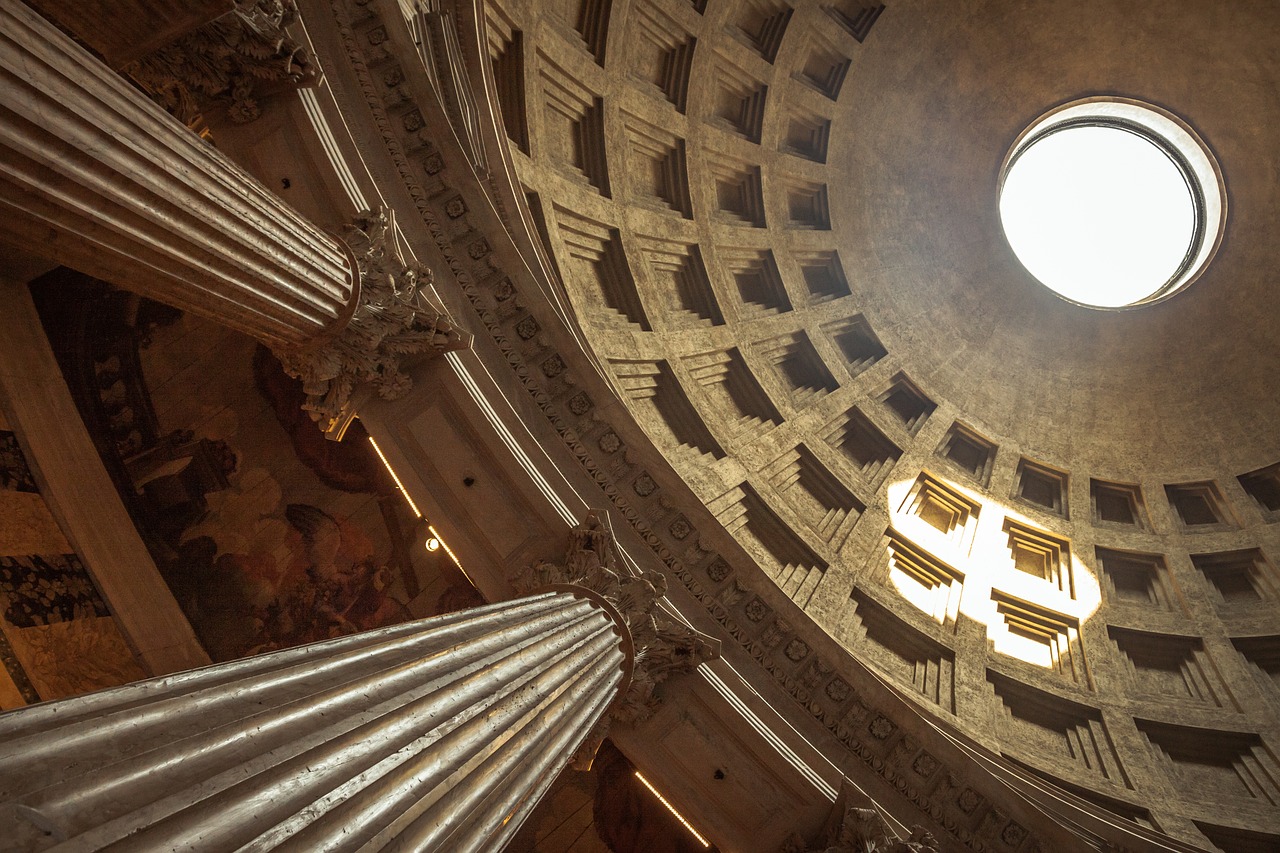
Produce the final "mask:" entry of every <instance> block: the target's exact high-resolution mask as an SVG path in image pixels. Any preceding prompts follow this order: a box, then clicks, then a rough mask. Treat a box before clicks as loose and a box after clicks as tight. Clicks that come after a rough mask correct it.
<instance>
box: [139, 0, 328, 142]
mask: <svg viewBox="0 0 1280 853" xmlns="http://www.w3.org/2000/svg"><path fill="white" fill-rule="evenodd" d="M297 18H298V7H297V4H296V3H295V2H294V0H237V2H236V6H235V8H234V9H232V10H231V11H230V12H228V13H227V14H225V15H222V16H221V17H218V18H215V19H214V20H212V21H210V22H209V23H207V24H205V25H204V26H202V27H200V28H199V29H197V30H194V31H192V32H190V33H188V34H186V35H185V36H183V37H182V38H180V39H178V40H177V41H175V42H171V43H170V44H167V45H165V46H164V47H162V48H160V49H158V50H155V51H152V52H151V53H149V54H147V55H146V56H144V57H142V58H141V59H139V60H138V61H137V62H133V63H130V64H129V65H126V66H125V67H124V68H123V69H121V70H122V71H123V72H124V73H125V74H128V75H129V76H130V77H132V78H133V79H134V80H136V81H137V82H138V83H139V84H140V85H141V86H142V87H143V88H144V89H146V90H147V91H149V92H150V93H151V94H152V97H154V98H155V99H156V100H157V101H158V102H159V103H160V105H161V106H163V107H164V108H165V109H167V110H168V111H169V112H170V113H172V114H173V115H174V116H176V117H177V118H178V119H179V120H180V121H182V122H184V123H187V124H190V123H191V122H192V121H194V120H195V119H196V118H198V117H199V116H200V115H201V114H202V113H203V112H204V111H206V110H208V109H210V108H212V107H214V106H226V108H227V115H228V117H229V118H230V119H231V120H232V121H235V122H238V123H241V124H243V123H245V122H249V121H253V120H254V119H256V118H257V117H258V116H259V115H260V114H261V112H262V111H261V109H260V108H259V106H258V102H257V97H256V96H258V95H259V94H261V93H263V92H264V91H268V92H269V91H270V90H272V89H300V88H304V87H307V86H314V85H315V84H316V82H317V81H318V80H319V79H320V70H319V68H318V67H317V66H316V63H315V61H314V60H313V59H312V58H311V56H310V55H309V54H308V53H307V51H306V49H305V48H303V47H301V46H300V45H299V44H298V43H297V42H295V41H294V40H293V39H291V38H290V37H289V35H288V33H286V32H285V28H286V27H288V26H289V25H290V24H292V23H293V22H294V21H296V20H297Z"/></svg>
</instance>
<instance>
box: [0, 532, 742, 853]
mask: <svg viewBox="0 0 1280 853" xmlns="http://www.w3.org/2000/svg"><path fill="white" fill-rule="evenodd" d="M614 555H615V547H614V544H613V538H612V534H611V532H610V531H609V527H608V521H607V519H606V518H604V517H603V516H602V515H598V514H596V513H592V514H590V515H589V516H588V518H587V520H586V522H584V524H583V525H581V526H579V527H578V528H575V529H574V530H573V531H572V532H571V534H570V546H569V550H568V554H567V555H566V558H565V561H564V563H563V564H559V563H555V564H552V563H544V564H540V565H539V566H538V567H536V568H535V569H534V570H532V571H531V572H530V573H529V574H528V578H540V579H541V581H542V582H543V583H544V584H549V585H544V587H543V589H542V591H540V592H537V593H535V594H533V595H530V596H528V597H525V598H520V599H516V600H514V601H510V602H505V603H501V604H492V605H487V606H484V607H478V608H474V609H472V610H464V611H461V612H458V613H453V614H448V615H445V616H437V617H435V618H432V619H426V620H422V621H419V622H411V623H407V624H404V625H398V626H394V627H390V628H383V629H379V630H376V631H370V632H366V633H363V634H356V635H352V636H349V637H343V638H339V639H334V640H328V641H325V642H321V643H314V644H311V645H307V646H301V647H299V648H296V649H289V650H286V651H281V652H275V653H272V654H267V655H262V656H260V657H255V658H247V659H245V660H240V661H234V662H232V663H226V664H219V665H216V666H211V667H206V668H204V669H198V670H193V671H190V672H185V673H180V674H177V675H171V676H166V677H162V678H156V679H151V680H150V681H143V682H139V683H137V684H133V685H129V686H126V687H119V688H115V689H112V690H106V691H102V692H99V693H92V694H89V695H87V696H82V697H77V698H73V699H66V700H62V701H58V702H50V703H45V704H42V705H33V706H30V707H28V708H23V709H19V710H17V711H12V712H9V713H8V714H5V715H0V839H2V840H3V842H2V844H0V846H4V849H6V850H11V849H12V850H23V851H41V850H46V849H57V850H58V851H89V850H102V849H106V850H116V851H122V853H123V851H138V850H207V851H224V850H244V851H249V850H256V851H266V850H290V851H299V853H312V851H320V850H331V851H338V850H356V849H359V850H362V851H372V850H388V851H390V850H397V851H398V850H448V851H450V853H464V851H465V853H470V851H489V850H498V849H501V847H502V846H503V845H504V844H505V843H506V841H507V840H508V839H509V838H510V837H511V836H512V835H513V834H514V833H515V832H516V830H517V829H518V828H519V826H520V823H521V822H522V821H523V820H524V818H525V817H526V816H527V815H528V813H529V812H530V811H531V810H532V809H533V807H534V806H535V805H536V803H537V801H538V798H539V797H540V796H541V795H542V793H543V792H544V791H545V790H546V789H547V787H548V786H549V785H550V784H551V782H552V781H553V780H554V778H555V776H556V774H557V773H558V772H560V770H561V769H563V768H564V766H565V765H566V764H568V763H569V762H570V761H571V760H573V762H574V763H576V764H578V765H580V766H582V765H589V764H590V756H591V755H592V754H594V751H595V747H596V746H597V745H598V741H599V738H601V737H603V735H604V732H605V728H606V727H607V726H608V725H609V722H610V720H614V719H616V720H620V721H624V722H625V721H631V720H635V719H639V718H642V717H643V716H644V715H645V714H647V713H649V712H651V711H652V709H653V708H654V707H655V705H656V702H657V696H656V694H655V692H654V691H655V688H656V687H657V686H658V685H659V684H660V683H661V682H662V681H663V680H665V679H666V678H667V677H668V676H669V675H670V674H671V673H672V672H678V671H682V670H689V669H692V668H694V667H697V666H698V665H699V664H701V663H702V662H704V661H706V660H709V659H711V658H712V657H714V656H716V654H718V648H719V647H718V644H717V643H715V641H714V640H710V639H709V638H706V637H703V636H702V635H700V634H698V633H697V632H696V631H694V630H693V629H691V628H689V627H687V626H684V625H680V624H678V623H675V622H674V621H673V620H671V619H670V618H669V617H667V616H665V615H663V614H662V613H661V610H660V609H659V608H657V607H656V605H657V604H658V603H659V600H660V598H661V595H662V589H663V585H662V581H661V575H653V574H644V573H640V574H636V573H633V572H631V571H629V570H627V569H626V568H625V567H621V566H619V565H618V563H617V561H616V558H615V556H614ZM565 581H568V582H567V583H565Z"/></svg>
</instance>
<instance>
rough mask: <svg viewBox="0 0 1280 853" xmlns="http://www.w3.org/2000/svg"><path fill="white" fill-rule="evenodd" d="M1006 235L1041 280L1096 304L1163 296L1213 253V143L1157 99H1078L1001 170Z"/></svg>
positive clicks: (1221, 210) (1122, 304)
mask: <svg viewBox="0 0 1280 853" xmlns="http://www.w3.org/2000/svg"><path fill="white" fill-rule="evenodd" d="M999 193H1000V221H1001V224H1002V225H1003V227H1004V233H1005V237H1006V239H1007V240H1008V241H1009V246H1010V247H1011V248H1012V249H1013V252H1014V254H1015V255H1016V256H1017V258H1018V260H1019V261H1020V262H1021V263H1022V265H1023V266H1024V267H1025V268H1026V269H1027V271H1028V272H1030V273H1031V275H1032V276H1034V277H1035V278H1036V279H1037V280H1038V281H1039V282H1040V283H1041V284H1043V285H1045V286H1046V287H1048V288H1049V289H1050V290H1052V291H1053V292H1054V293H1056V294H1058V295H1059V296H1061V297H1062V298H1064V299H1066V300H1068V301H1070V302H1073V303H1076V304H1078V305H1084V306H1088V307H1091V308H1112V309H1114V308H1130V307H1136V306H1140V305H1148V304H1151V303H1154V302H1158V301H1160V300H1163V299H1166V298H1168V297H1170V296H1172V295H1173V294H1175V293H1177V292H1179V291H1180V290H1182V289H1183V288H1185V287H1186V286H1187V285H1188V284H1190V283H1191V282H1192V281H1194V280H1195V279H1196V278H1197V277H1198V276H1199V275H1200V273H1201V272H1202V271H1203V270H1204V268H1205V267H1206V266H1207V264H1208V263H1209V260H1210V259H1211V258H1212V257H1213V253H1214V251H1215V250H1216V249H1217V246H1218V243H1219V242H1220V240H1221V235H1222V225H1223V222H1224V221H1225V218H1226V195H1225V193H1224V191H1223V188H1222V181H1221V172H1220V170H1219V169H1218V165H1217V162H1216V160H1215V159H1214V157H1213V155H1212V153H1211V152H1210V151H1209V149H1208V148H1207V147H1206V146H1205V145H1204V143H1203V142H1202V141H1201V140H1200V138H1199V137H1198V136H1197V135H1195V133H1194V131H1192V130H1191V129H1190V128H1189V127H1187V126H1186V125H1185V124H1184V123H1183V122H1181V121H1180V120H1178V119H1177V118H1175V117H1174V116H1172V115H1170V114H1168V113H1166V112H1164V111H1162V110H1158V109H1157V108H1155V107H1152V106H1150V105H1146V104H1141V103H1138V102H1136V101H1128V100H1119V99H1113V98H1108V99H1097V98H1092V99H1087V100H1084V101H1076V102H1073V103H1071V104H1067V105H1066V106H1064V107H1059V108H1057V109H1055V110H1052V111H1050V112H1049V113H1047V114H1046V115H1044V116H1041V117H1040V118H1039V119H1037V120H1036V121H1035V122H1033V123H1032V125H1031V126H1030V127H1029V128H1027V130H1026V131H1024V132H1023V133H1022V135H1021V136H1020V137H1019V138H1018V140H1017V142H1015V143H1014V145H1013V148H1012V149H1011V150H1010V152H1009V154H1008V156H1007V157H1006V158H1005V162H1004V166H1003V168H1002V169H1001V171H1000V189H999Z"/></svg>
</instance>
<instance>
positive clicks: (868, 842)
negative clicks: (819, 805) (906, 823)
mask: <svg viewBox="0 0 1280 853" xmlns="http://www.w3.org/2000/svg"><path fill="white" fill-rule="evenodd" d="M856 791H857V789H856V788H855V787H854V786H852V785H851V784H850V783H849V781H848V780H847V779H846V780H845V781H844V783H843V784H841V786H840V793H839V795H838V796H837V797H836V801H835V803H834V804H833V805H832V806H831V814H830V816H828V818H827V823H826V826H825V827H823V831H822V834H821V836H820V837H819V838H818V839H817V843H809V842H806V841H805V840H804V839H802V838H801V837H800V836H798V835H793V836H791V838H790V839H788V841H787V842H786V843H785V844H784V845H783V846H782V850H781V851H780V853H939V849H940V848H939V847H938V842H937V841H936V840H935V839H934V837H933V835H932V834H931V833H930V832H929V831H928V830H927V829H924V828H923V827H919V826H915V827H912V828H911V834H910V835H908V836H907V837H906V838H905V839H904V838H898V837H897V835H896V834H895V833H894V831H893V829H891V828H890V826H889V823H888V821H886V820H885V819H884V816H883V815H881V814H880V812H878V811H876V810H875V809H874V808H871V807H869V806H866V805H858V804H857V803H856V802H853V800H854V799H855V797H858V798H860V799H865V798H862V797H860V795H858V794H856V793H854V792H856ZM868 802H869V801H868Z"/></svg>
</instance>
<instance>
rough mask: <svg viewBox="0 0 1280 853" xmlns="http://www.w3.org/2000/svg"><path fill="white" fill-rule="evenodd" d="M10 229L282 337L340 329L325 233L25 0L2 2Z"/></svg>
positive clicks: (338, 281)
mask: <svg viewBox="0 0 1280 853" xmlns="http://www.w3.org/2000/svg"><path fill="white" fill-rule="evenodd" d="M0 241H4V242H8V243H10V244H12V245H16V246H19V247H22V248H24V249H26V250H28V251H31V252H34V253H36V254H41V255H44V256H46V257H49V258H50V259H52V260H54V261H57V262H58V263H61V264H64V265H66V266H69V267H73V268H75V269H78V270H80V271H81V272H85V273H88V274H89V275H92V276H95V277H97V278H100V279H103V280H104V281H109V282H111V283H112V284H116V285H119V286H121V287H125V288H128V289H130V290H134V291H136V292H138V293H141V294H143V295H144V296H148V297H151V298H154V299H156V300H159V301H161V302H166V303H168V304H170V305H174V306H177V307H179V308H182V309H183V310H186V311H191V312H193V313H196V314H200V315H203V316H206V317H210V318H213V319H215V320H217V321H218V322H220V323H223V324H225V325H228V326H231V327H233V328H235V329H238V330H240V331H243V332H245V333H247V334H250V335H252V336H254V337H256V338H258V339H259V340H262V341H264V342H266V343H267V344H269V345H271V346H273V347H283V348H297V347H302V346H305V345H308V344H311V343H312V342H314V341H316V340H317V339H320V338H323V337H325V336H326V335H332V334H334V333H335V332H336V331H337V330H339V329H341V328H342V327H343V326H344V325H345V324H346V323H347V321H348V319H349V318H350V316H351V314H352V312H353V311H354V310H355V308H356V304H357V301H358V295H359V279H360V273H359V269H358V265H357V263H356V259H355V258H354V257H353V256H352V253H351V251H350V250H349V249H348V248H347V246H346V245H345V244H344V243H343V241H342V240H340V239H338V238H336V237H334V236H332V235H330V234H327V233H325V232H324V231H322V230H320V229H319V228H317V227H316V226H315V225H313V224H312V223H311V222H309V221H308V220H306V219H305V218H304V217H302V216H301V215H299V214H298V213H297V212H296V211H294V210H293V209H292V208H290V207H289V206H288V205H287V204H285V203H284V202H283V201H282V200H281V199H280V198H279V197H277V196H276V195H275V194H274V193H272V192H270V191H269V190H267V189H266V188H265V187H263V186H262V185H261V184H259V183H258V182H257V181H256V180H254V179H253V178H252V177H251V176H250V175H248V174H247V173H246V172H245V171H244V170H242V169H240V168H239V167H238V166H236V165H235V164H234V163H232V162H231V161H230V160H228V159H227V158H226V157H224V156H222V155H221V154H220V153H219V152H218V151H217V150H216V149H214V148H213V147H212V146H211V145H209V144H208V143H206V142H205V141H204V140H202V139H200V138H199V137H198V136H196V135H195V134H193V133H191V132H190V131H189V130H188V129H187V128H186V127H185V126H183V125H182V123H181V122H179V121H177V120H175V119H174V118H173V117H172V116H170V115H169V114H168V113H166V112H165V111H164V110H163V109H161V108H160V107H159V106H157V105H156V104H155V103H153V102H152V101H151V100H150V99H149V98H147V97H146V96H145V95H144V94H142V93H141V92H140V91H138V90H137V89H135V88H134V87H133V86H131V85H130V84H129V83H128V82H127V81H126V80H125V79H124V78H122V77H120V76H119V75H118V74H116V73H115V72H114V71H112V70H111V69H110V68H108V67H107V66H106V65H104V64H103V63H102V62H100V61H99V60H98V59H96V58H94V57H93V56H92V55H90V54H89V53H88V52H87V51H85V50H84V49H83V48H81V47H79V46H78V45H77V44H75V43H74V42H73V41H72V40H71V39H69V38H68V37H67V36H65V35H63V34H62V33H61V32H60V31H59V30H57V29H56V28H55V27H53V26H52V25H51V24H49V23H48V22H47V21H45V20H44V19H43V18H41V17H40V16H39V15H37V14H36V13H35V12H33V11H32V10H31V9H30V8H28V7H27V6H25V5H24V4H22V3H21V2H18V0H0Z"/></svg>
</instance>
